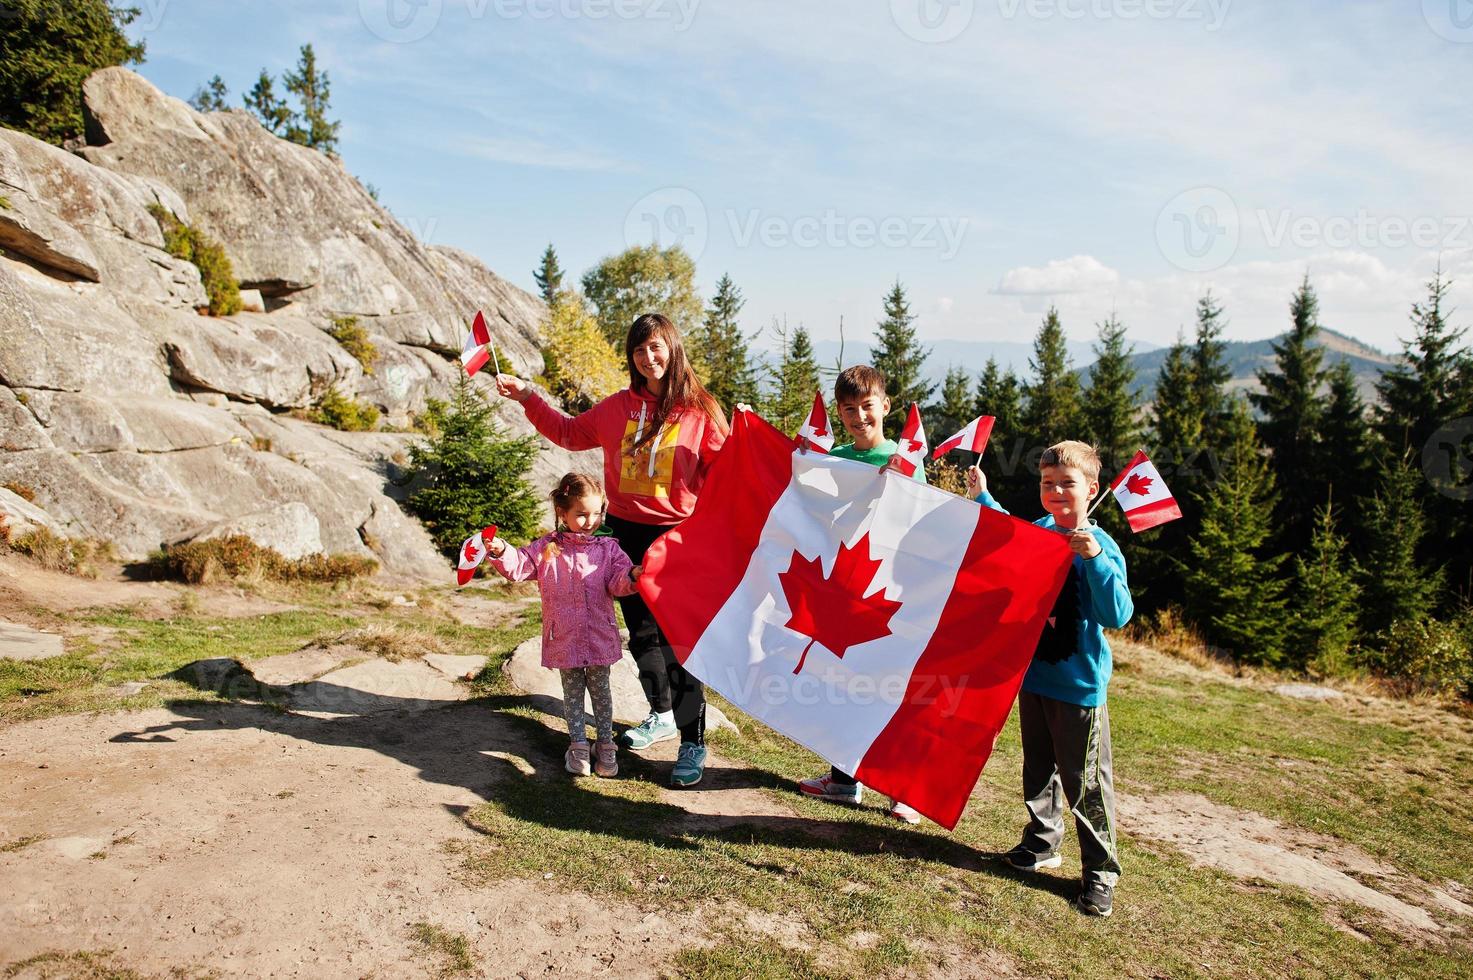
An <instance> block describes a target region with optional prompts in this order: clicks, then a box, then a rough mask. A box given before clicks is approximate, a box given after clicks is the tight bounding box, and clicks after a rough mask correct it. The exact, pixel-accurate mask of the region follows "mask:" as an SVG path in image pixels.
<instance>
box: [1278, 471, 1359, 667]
mask: <svg viewBox="0 0 1473 980" xmlns="http://www.w3.org/2000/svg"><path fill="white" fill-rule="evenodd" d="M1360 574H1361V572H1360V566H1358V565H1357V564H1356V563H1355V559H1353V558H1351V557H1350V548H1349V545H1348V542H1347V541H1346V540H1345V538H1344V537H1343V536H1342V535H1341V534H1340V533H1339V531H1338V530H1337V528H1336V522H1335V508H1334V507H1333V505H1332V503H1331V499H1330V498H1326V500H1325V503H1324V504H1323V505H1322V506H1320V507H1318V508H1316V510H1315V517H1314V528H1313V532H1312V533H1311V535H1310V539H1309V547H1308V549H1307V551H1305V552H1303V553H1301V554H1299V555H1297V556H1296V557H1295V558H1294V616H1293V619H1292V620H1291V624H1290V628H1289V638H1290V641H1291V650H1292V652H1293V656H1292V658H1290V663H1291V666H1294V667H1308V668H1310V669H1311V670H1314V671H1315V672H1316V673H1319V674H1339V673H1343V672H1344V671H1345V668H1346V667H1347V666H1349V664H1348V662H1347V653H1348V651H1349V649H1350V644H1351V643H1352V642H1354V640H1355V637H1356V616H1357V613H1358V609H1359V606H1358V599H1359V597H1360V584H1359V578H1360Z"/></svg>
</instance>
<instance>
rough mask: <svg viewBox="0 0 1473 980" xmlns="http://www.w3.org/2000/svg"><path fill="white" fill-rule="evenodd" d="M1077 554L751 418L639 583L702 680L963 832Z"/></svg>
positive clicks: (1036, 532)
mask: <svg viewBox="0 0 1473 980" xmlns="http://www.w3.org/2000/svg"><path fill="white" fill-rule="evenodd" d="M1071 558H1072V553H1071V552H1070V550H1069V548H1068V546H1067V545H1066V544H1065V543H1064V539H1063V537H1062V536H1061V535H1059V534H1056V533H1054V532H1052V531H1046V530H1043V529H1042V528H1038V527H1034V526H1033V525H1031V524H1028V523H1027V522H1024V521H1020V520H1017V519H1016V518H1012V517H1009V516H1007V515H1004V514H1002V513H999V512H997V511H994V510H990V509H988V508H985V507H981V506H979V505H977V504H976V503H974V502H972V501H970V500H966V499H964V498H961V497H957V496H954V495H952V494H949V493H947V492H945V491H943V490H940V489H938V488H936V487H929V486H926V485H925V484H922V483H920V482H918V481H916V480H912V479H906V478H904V477H901V476H899V475H898V474H895V473H890V472H885V471H882V470H879V469H877V468H876V467H873V466H868V465H866V464H864V463H858V462H855V461H852V460H844V459H835V458H834V457H832V456H823V455H818V454H815V453H809V454H807V455H803V454H799V453H797V452H795V448H794V446H793V442H792V440H791V439H790V438H789V437H787V436H785V435H783V434H782V433H781V432H779V431H778V430H777V429H775V428H773V427H772V426H771V425H769V424H768V423H766V422H764V421H763V420H762V419H760V418H758V417H757V416H755V415H753V414H751V413H750V412H742V413H738V415H737V417H736V419H735V420H734V422H733V424H732V431H731V436H730V437H729V438H728V439H727V441H726V445H725V446H724V447H723V449H722V451H721V454H720V455H719V456H718V457H717V459H716V463H715V464H714V465H713V467H712V469H711V472H710V474H709V476H708V478H707V481H706V484H705V487H704V488H703V489H702V491H701V496H700V500H699V502H698V503H697V504H696V509H695V512H694V513H693V514H692V516H691V517H690V519H688V520H687V521H686V522H685V523H683V524H681V525H680V526H678V527H676V528H675V529H673V530H671V531H669V532H668V533H666V534H665V535H664V536H663V537H661V538H660V539H659V540H657V541H656V542H655V543H654V545H652V546H651V547H650V549H649V552H648V553H647V554H646V556H645V559H644V574H643V576H642V577H641V578H640V582H639V588H640V592H641V593H642V594H643V595H644V597H645V599H646V601H647V602H649V604H650V608H651V609H653V610H654V613H655V618H656V619H657V620H658V621H659V623H660V626H661V628H662V629H663V630H664V632H665V635H666V636H667V637H668V639H669V641H670V643H671V645H672V646H673V647H674V650H675V655H676V657H677V658H679V659H680V661H681V662H682V663H683V664H684V665H685V666H686V668H687V669H688V670H690V671H691V672H692V673H693V674H695V675H696V676H697V677H699V678H700V679H701V680H703V681H705V682H706V683H707V684H709V685H711V687H713V688H715V689H716V690H717V691H720V692H721V693H722V694H723V695H724V696H725V697H726V698H728V699H729V700H730V701H732V702H733V703H734V704H736V705H737V706H738V707H740V708H742V710H744V711H746V712H747V713H749V714H751V715H753V716H754V717H756V718H757V719H759V720H760V721H762V722H764V723H765V724H767V725H770V726H771V727H773V728H775V729H777V730H778V731H780V732H782V733H783V734H785V735H787V736H788V737H790V738H792V739H794V740H795V741H797V742H800V743H801V744H803V745H805V746H807V747H808V748H810V749H812V750H813V751H814V752H816V753H818V754H819V755H820V756H822V757H823V758H825V759H827V760H828V761H829V762H830V763H832V764H833V765H835V766H838V767H839V768H840V769H842V770H844V771H845V772H848V773H851V774H853V775H854V776H855V777H856V778H857V779H859V780H860V781H861V782H863V783H865V784H866V785H868V786H870V787H872V788H873V789H875V790H877V791H878V792H881V793H885V794H888V795H890V796H893V797H895V798H897V799H899V800H901V801H903V802H905V803H908V804H910V805H911V806H913V807H915V808H916V809H917V810H919V811H920V812H921V813H923V814H925V815H926V816H928V817H930V818H931V819H932V820H935V821H936V822H937V823H940V824H942V825H943V826H945V827H948V828H951V827H955V826H956V822H957V820H958V819H960V817H961V813H962V809H963V808H964V807H965V805H966V802H967V798H968V796H969V795H970V794H971V792H972V788H973V787H974V786H975V785H976V782H977V777H978V776H979V775H980V774H981V772H982V767H983V765H984V764H985V763H986V761H987V758H988V756H989V755H990V754H991V753H992V747H993V744H994V742H995V741H996V739H997V735H998V732H999V731H1000V730H1001V729H1002V726H1003V723H1004V722H1005V721H1006V720H1007V716H1008V712H1009V710H1010V709H1011V707H1012V704H1013V701H1014V699H1015V698H1016V697H1017V693H1018V687H1019V685H1020V684H1021V683H1022V679H1023V673H1024V671H1025V670H1026V669H1027V667H1028V664H1029V661H1030V660H1031V659H1032V656H1033V651H1034V649H1035V647H1036V646H1037V644H1038V638H1039V634H1040V633H1041V632H1042V629H1043V624H1044V621H1045V619H1046V618H1047V617H1048V615H1049V613H1050V611H1051V610H1052V608H1053V604H1054V600H1055V598H1056V597H1057V595H1058V592H1059V589H1060V588H1061V587H1062V586H1063V583H1064V580H1065V577H1066V575H1067V573H1068V569H1069V563H1070V560H1071Z"/></svg>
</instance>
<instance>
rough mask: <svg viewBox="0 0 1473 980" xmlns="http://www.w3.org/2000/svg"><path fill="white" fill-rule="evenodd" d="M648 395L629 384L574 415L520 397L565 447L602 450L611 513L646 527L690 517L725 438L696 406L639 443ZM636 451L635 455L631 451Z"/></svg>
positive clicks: (649, 416)
mask: <svg viewBox="0 0 1473 980" xmlns="http://www.w3.org/2000/svg"><path fill="white" fill-rule="evenodd" d="M655 409H656V403H655V398H654V396H653V395H651V394H649V393H648V392H643V391H634V390H633V389H631V388H625V389H624V390H623V391H620V392H617V393H615V394H612V395H610V396H609V397H607V398H605V399H604V400H603V401H601V402H599V403H598V404H597V405H595V406H593V407H592V408H590V409H589V410H588V411H586V412H584V413H583V414H582V415H579V416H578V417H576V418H570V417H569V416H567V415H564V414H563V413H562V412H560V411H558V410H557V409H556V408H553V407H552V406H551V405H549V404H547V402H545V401H543V400H542V399H541V398H540V397H538V395H537V394H536V393H533V394H532V396H531V397H529V398H528V399H527V400H526V401H524V402H522V410H523V411H525V412H526V413H527V420H528V421H529V422H531V423H532V425H533V427H534V428H536V429H537V431H538V432H540V433H542V434H543V435H544V436H546V437H547V438H548V439H550V440H551V441H552V442H554V443H556V444H558V445H559V446H562V447H563V448H564V449H572V450H581V449H602V450H603V451H604V487H605V488H606V489H607V492H608V496H609V513H610V514H612V515H614V516H615V517H619V518H623V519H624V520H626V521H636V522H638V523H640V524H660V525H665V524H678V523H680V522H681V521H683V520H685V519H686V518H687V517H689V516H690V513H691V511H692V510H693V509H694V508H695V506H696V495H697V494H698V493H700V492H701V485H702V484H703V483H705V482H706V473H707V472H709V471H710V469H711V464H712V462H714V461H715V459H716V454H717V453H718V452H719V451H720V450H721V445H722V443H724V442H725V441H726V435H725V434H724V433H723V432H722V431H721V430H720V429H719V428H717V426H716V423H715V422H714V421H713V420H712V419H711V418H710V416H708V415H707V414H706V413H705V412H703V411H701V410H700V409H698V408H689V409H681V410H677V411H675V412H672V413H671V415H670V417H669V418H667V419H666V420H665V424H664V425H663V426H661V427H660V433H659V435H657V436H655V437H654V438H653V439H651V440H650V441H649V442H647V443H645V444H644V445H643V446H641V447H640V448H639V449H638V450H634V449H633V447H634V444H635V443H636V442H637V441H639V439H640V438H641V437H642V436H643V435H644V434H645V432H647V431H648V426H650V425H651V424H653V419H654V415H655ZM631 451H632V454H631Z"/></svg>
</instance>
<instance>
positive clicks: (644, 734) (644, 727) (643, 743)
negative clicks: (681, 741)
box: [619, 711, 680, 749]
mask: <svg viewBox="0 0 1473 980" xmlns="http://www.w3.org/2000/svg"><path fill="white" fill-rule="evenodd" d="M679 734H680V729H678V728H676V727H675V723H674V722H673V721H661V720H660V716H659V715H657V714H655V713H654V712H653V711H651V712H650V716H649V717H648V718H646V719H645V720H644V721H642V722H640V723H639V724H638V725H637V726H635V727H634V728H631V729H629V730H628V731H626V732H624V734H623V735H620V736H619V744H621V745H623V746H624V747H625V748H628V749H647V748H649V747H650V746H651V745H654V744H655V743H656V742H668V741H669V740H670V739H672V738H675V737H676V736H678V735H679Z"/></svg>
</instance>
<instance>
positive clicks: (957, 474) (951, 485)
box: [926, 459, 967, 497]
mask: <svg viewBox="0 0 1473 980" xmlns="http://www.w3.org/2000/svg"><path fill="white" fill-rule="evenodd" d="M926 479H927V481H929V482H930V484H931V485H932V486H933V487H940V488H941V489H942V490H945V491H946V492H947V493H954V494H956V495H957V496H958V497H966V496H967V474H966V471H965V470H963V469H962V468H961V467H960V466H957V465H956V464H955V463H953V462H952V461H951V460H949V459H937V460H932V461H931V462H929V463H927V464H926Z"/></svg>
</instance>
